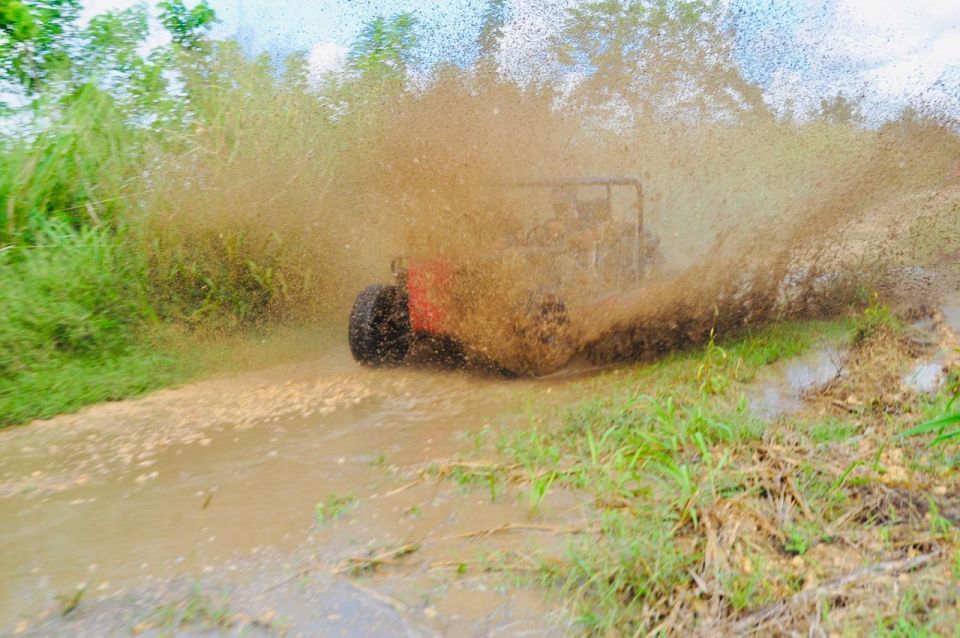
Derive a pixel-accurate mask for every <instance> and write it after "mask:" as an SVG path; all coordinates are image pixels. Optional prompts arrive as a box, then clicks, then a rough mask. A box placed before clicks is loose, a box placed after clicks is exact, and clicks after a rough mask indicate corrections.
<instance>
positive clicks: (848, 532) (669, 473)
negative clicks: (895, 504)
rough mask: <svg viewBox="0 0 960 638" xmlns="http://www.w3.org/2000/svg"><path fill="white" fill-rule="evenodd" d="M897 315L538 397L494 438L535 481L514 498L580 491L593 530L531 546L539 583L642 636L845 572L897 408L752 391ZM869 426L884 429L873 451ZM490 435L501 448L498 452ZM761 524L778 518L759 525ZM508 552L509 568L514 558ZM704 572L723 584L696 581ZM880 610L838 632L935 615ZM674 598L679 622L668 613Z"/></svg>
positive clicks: (536, 500) (758, 337)
mask: <svg viewBox="0 0 960 638" xmlns="http://www.w3.org/2000/svg"><path fill="white" fill-rule="evenodd" d="M895 327H896V324H895V320H894V319H893V318H892V316H891V315H890V313H889V311H888V310H887V309H886V308H884V307H882V306H881V305H879V304H877V303H872V304H870V306H869V307H868V308H867V309H866V311H865V312H863V313H861V314H860V315H858V316H857V317H854V318H852V319H838V320H833V321H815V322H799V323H787V324H781V325H774V326H771V327H769V328H767V329H764V330H759V331H756V332H754V333H751V334H746V335H740V336H739V337H736V338H732V339H722V340H721V339H714V340H711V341H710V343H708V344H707V345H705V346H703V347H701V348H695V349H691V350H690V351H687V352H681V353H675V354H673V355H671V356H669V357H667V358H665V359H664V360H661V361H659V362H655V363H653V364H647V365H638V366H633V367H627V368H621V369H619V370H616V371H611V372H607V373H604V374H602V375H599V376H598V377H595V378H593V379H588V380H584V381H582V382H581V383H580V385H581V386H582V389H583V390H585V391H584V393H583V394H586V395H587V396H589V397H590V398H588V399H586V400H582V401H579V402H577V403H575V404H573V405H566V406H564V405H550V404H549V402H543V401H541V402H540V406H539V407H534V405H535V402H533V401H531V408H530V409H529V410H528V412H527V419H528V425H527V427H525V428H520V429H519V430H516V429H515V428H514V429H512V430H509V431H505V432H503V433H501V434H500V435H499V438H498V439H497V440H496V442H495V445H496V450H497V451H498V452H499V454H500V456H501V457H502V458H503V466H504V467H511V468H512V467H514V466H515V465H516V466H519V467H520V468H522V469H520V470H519V472H520V473H522V474H523V475H525V477H524V478H520V477H519V476H518V475H517V473H516V472H515V471H514V470H511V472H512V474H511V476H510V477H509V478H510V481H509V482H512V483H514V484H516V483H519V484H520V485H521V486H522V487H521V488H519V491H518V493H517V494H516V498H518V499H519V501H520V502H521V503H525V504H527V505H528V506H529V510H530V513H531V516H534V517H536V516H541V515H542V514H543V513H544V512H543V511H542V508H543V507H544V506H545V505H544V504H545V503H548V502H549V500H548V496H549V493H550V492H551V490H556V489H564V490H572V491H574V492H577V493H579V494H580V495H581V497H582V500H583V501H584V502H586V503H588V504H589V505H587V506H586V507H585V508H584V510H583V511H582V516H583V517H584V518H585V520H584V521H583V522H582V523H580V524H581V525H583V526H584V527H585V528H588V529H591V530H595V533H593V532H590V533H585V534H583V535H580V536H578V537H577V538H576V539H574V540H572V541H571V542H570V543H569V544H568V545H567V546H566V548H565V550H564V552H563V555H562V556H557V554H556V552H555V551H553V550H551V551H543V552H534V553H533V555H532V556H527V557H526V558H527V560H526V561H524V562H522V563H521V564H525V565H529V564H530V563H531V561H532V563H533V564H534V565H535V566H536V567H535V570H534V571H533V574H532V576H528V577H529V578H531V579H532V580H533V582H535V583H538V584H540V585H542V586H544V587H547V588H549V589H552V590H555V591H557V592H559V593H560V594H562V596H563V597H564V599H565V600H566V602H567V605H568V610H569V612H570V614H571V615H572V616H573V618H574V619H575V620H576V622H577V623H578V624H579V626H580V627H581V629H582V630H584V631H585V632H586V633H588V634H595V635H637V634H639V635H644V634H646V633H647V632H650V631H651V630H654V629H656V628H657V627H658V626H659V624H660V623H661V622H667V621H668V619H669V622H670V623H673V624H672V625H669V628H668V629H663V627H661V630H662V631H667V632H668V633H669V632H673V633H681V634H682V633H684V632H689V631H691V630H692V628H693V626H694V625H691V624H690V623H691V622H694V623H695V622H705V620H704V619H703V618H701V620H699V621H693V620H692V619H694V618H697V617H700V616H699V615H700V614H703V613H705V611H704V610H705V609H707V608H708V607H710V606H712V605H716V607H711V608H713V609H715V610H716V612H711V613H717V614H718V616H714V619H717V618H720V619H723V618H730V617H734V618H735V617H737V616H738V615H742V614H747V613H750V612H751V611H754V610H756V609H758V608H760V607H762V606H763V605H766V604H768V603H770V602H773V601H776V600H779V599H782V598H785V597H789V596H791V595H793V594H795V593H796V592H798V591H800V590H801V589H804V588H806V587H807V586H809V585H808V584H807V580H806V579H807V577H808V573H809V572H810V571H811V570H812V571H813V572H815V573H816V574H817V575H818V578H821V579H824V580H825V579H828V578H831V577H836V576H838V575H842V572H841V573H839V574H838V573H836V572H831V571H830V570H831V569H835V568H834V567H833V566H832V562H831V561H830V560H829V559H824V558H823V554H822V553H823V552H825V551H826V552H830V551H838V549H842V551H844V552H847V551H848V550H847V549H845V548H847V547H849V544H850V543H854V542H858V543H859V542H861V541H860V540H859V539H861V538H863V536H861V534H862V535H864V536H867V537H870V538H877V529H871V528H870V527H869V526H870V525H872V524H873V523H871V522H870V521H871V520H873V518H872V517H871V516H866V517H865V519H864V520H865V522H863V523H855V524H851V523H850V522H849V514H850V513H851V509H852V508H855V507H856V506H857V503H858V502H861V501H860V497H859V496H858V495H859V493H860V492H859V491H858V490H862V489H865V488H870V486H873V485H878V484H883V482H884V481H885V480H886V478H885V476H886V475H887V473H888V468H886V467H884V464H883V463H881V457H882V455H883V454H884V451H885V450H887V449H889V448H891V447H894V446H895V445H896V444H895V441H896V438H895V437H896V433H897V432H898V431H900V428H897V427H892V428H891V427H890V417H889V416H888V415H884V414H878V415H876V417H875V419H876V420H875V421H871V422H870V423H871V425H872V428H868V427H867V425H865V424H864V422H863V421H864V420H866V419H868V418H870V415H869V414H866V413H864V414H857V415H851V414H848V413H845V412H840V411H835V412H833V413H824V412H820V411H818V410H811V411H808V412H805V413H803V414H799V415H797V416H796V417H795V418H791V419H788V420H785V421H779V422H776V423H767V422H763V421H761V420H759V419H758V418H757V417H755V416H754V415H753V414H751V412H750V411H749V410H748V409H747V404H746V401H745V400H744V398H743V396H744V391H745V389H746V388H747V385H748V384H750V383H752V382H753V381H754V380H755V379H756V378H757V375H758V372H760V371H761V370H762V369H763V367H765V366H768V365H771V364H773V363H776V362H777V361H780V360H784V359H789V358H792V357H795V356H798V355H802V354H803V353H804V352H805V351H806V350H808V349H809V348H811V347H812V346H814V345H815V344H817V343H823V342H828V343H834V344H835V343H838V342H840V343H842V342H847V343H850V344H852V346H851V347H854V348H856V347H861V346H862V347H871V344H870V339H869V337H870V336H872V335H874V334H881V333H884V332H885V331H887V329H890V328H895ZM922 403H923V400H922V399H921V400H918V408H921V407H922V406H921V404H922ZM937 406H940V407H942V402H939V401H938V402H937ZM933 409H935V408H934V407H933V406H929V407H928V408H927V410H928V411H930V410H933ZM918 412H919V410H918ZM917 416H919V414H917V415H916V416H914V413H912V412H907V413H905V414H904V415H903V416H902V417H901V418H903V419H905V420H910V419H912V418H916V417H917ZM881 428H882V429H881ZM868 429H872V431H873V434H872V437H873V438H872V441H871V444H869V445H865V439H864V432H865V430H868ZM478 447H480V448H481V449H480V450H477V451H476V453H477V454H478V455H482V456H483V457H484V458H489V454H490V451H489V449H486V450H484V449H483V448H484V447H485V446H484V444H483V443H478ZM487 447H489V446H487ZM771 449H773V450H781V451H782V452H771V451H770V450H771ZM779 454H783V458H784V459H789V460H781V459H779V458H778V455H779ZM771 455H772V456H771ZM494 467H496V466H491V468H494ZM936 470H937V468H934V471H936ZM452 478H455V479H456V478H457V477H455V476H454V477H452ZM788 478H789V482H787V481H788ZM931 479H933V480H937V481H942V480H943V479H942V478H939V477H936V476H931ZM507 482H508V481H504V483H505V484H506V483H507ZM747 511H750V512H754V514H753V515H752V516H746V514H745V512H747ZM937 512H938V510H936V508H935V506H934V507H933V509H932V511H931V515H930V517H929V518H930V520H929V521H927V522H926V523H925V524H921V525H920V526H919V527H917V528H916V529H915V530H914V531H913V533H915V534H916V535H917V536H918V537H921V538H936V539H938V542H944V543H946V542H950V538H952V537H951V536H950V531H949V529H948V524H947V523H946V522H945V521H944V520H943V517H942V516H940V515H939V514H938V513H937ZM757 519H762V520H765V521H767V524H766V525H767V526H766V527H763V526H761V527H757V523H756V520H757ZM733 521H737V522H736V524H735V525H734V524H733ZM840 521H845V522H843V523H842V524H841V523H839V522H840ZM901 524H903V523H902V522H901ZM723 526H726V528H725V529H726V531H725V532H724V531H723V530H722V529H721V528H722V527H723ZM771 529H772V530H776V531H775V532H771V531H769V530H771ZM878 529H883V528H878ZM731 530H739V531H733V532H732V531H731ZM731 533H732V534H733V535H734V537H735V538H738V539H740V540H738V541H737V542H736V543H735V545H734V547H731V548H730V549H729V550H727V551H729V552H730V554H729V555H727V557H726V558H720V557H718V553H717V552H718V550H717V548H716V544H717V543H718V542H720V541H719V540H718V539H722V538H723V536H722V534H727V535H729V534H731ZM888 537H889V531H888ZM868 546H869V547H872V546H870V544H867V545H866V546H865V547H868ZM897 551H899V550H897V549H896V548H895V546H894V545H892V544H891V543H890V540H889V538H888V541H886V542H883V543H880V544H879V548H878V549H870V550H867V549H863V550H862V552H863V553H862V554H861V556H860V560H861V561H863V563H869V562H877V561H881V560H888V559H889V557H890V556H889V553H890V552H894V557H896V556H898V555H899V554H896V552H897ZM884 552H887V554H884ZM863 563H861V564H863ZM504 564H505V565H507V567H505V569H509V565H510V561H505V563H504ZM843 569H847V568H843ZM691 574H697V578H698V579H699V581H695V580H694V579H693V577H692V576H691ZM704 582H705V583H706V586H707V587H708V589H709V591H710V592H711V593H710V594H709V596H707V595H705V594H703V593H702V592H700V583H704ZM698 592H700V593H698ZM697 601H700V602H697ZM701 603H702V604H703V605H705V606H704V607H698V606H697V605H700V604H701ZM870 604H871V605H873V606H872V607H870V606H865V607H864V609H858V608H855V607H852V608H851V609H849V610H844V612H843V614H841V613H840V612H838V611H836V610H834V611H833V612H831V616H830V618H831V620H830V622H835V623H836V624H834V625H831V626H833V627H835V628H837V629H840V628H842V627H845V626H847V625H848V624H850V623H852V625H851V626H854V627H856V628H857V629H858V631H860V633H861V635H862V634H863V633H867V632H869V631H870V630H871V628H872V629H873V630H874V631H875V632H877V633H880V634H882V635H890V634H889V633H885V632H893V635H896V632H898V631H901V630H903V631H908V632H909V631H913V629H915V628H923V627H925V626H927V621H926V620H925V619H924V617H923V616H922V615H919V613H918V612H917V613H915V612H914V611H911V610H905V611H903V613H902V614H900V615H901V616H902V617H900V618H896V617H890V616H887V617H885V618H883V620H882V621H880V622H879V624H877V622H876V619H875V617H874V615H873V614H874V611H875V610H876V609H877V605H876V604H875V601H873V602H871V603H870ZM676 605H679V606H680V609H681V612H680V616H679V617H677V616H674V617H671V610H672V609H674V607H675V606H676ZM827 608H828V606H825V607H824V609H825V610H826V609H827ZM825 613H826V612H825ZM684 623H687V624H684ZM938 626H939V625H938ZM915 635H924V634H923V633H919V634H915Z"/></svg>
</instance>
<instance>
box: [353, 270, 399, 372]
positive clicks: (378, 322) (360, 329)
mask: <svg viewBox="0 0 960 638" xmlns="http://www.w3.org/2000/svg"><path fill="white" fill-rule="evenodd" d="M349 333H350V335H349V336H350V352H351V353H353V358H354V359H356V360H357V361H359V362H360V363H362V364H364V365H368V366H381V365H389V364H396V363H399V362H401V361H403V358H404V357H405V356H406V355H407V350H408V349H409V348H410V337H411V328H410V311H409V305H408V303H407V294H406V292H405V291H404V290H403V289H402V288H401V287H400V286H384V285H381V284H373V285H371V286H367V287H366V288H365V289H364V290H363V292H361V293H360V294H359V295H357V300H356V301H355V302H354V303H353V310H352V311H351V312H350V327H349Z"/></svg>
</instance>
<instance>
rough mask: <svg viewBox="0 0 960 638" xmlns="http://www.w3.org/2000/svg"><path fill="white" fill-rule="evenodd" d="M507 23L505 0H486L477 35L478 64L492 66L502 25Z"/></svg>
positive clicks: (498, 44) (501, 32) (501, 34)
mask: <svg viewBox="0 0 960 638" xmlns="http://www.w3.org/2000/svg"><path fill="white" fill-rule="evenodd" d="M506 23H507V2H506V0H487V4H486V7H485V8H484V11H483V23H482V26H481V27H480V34H479V36H477V45H478V47H479V49H480V51H479V55H478V66H481V67H483V66H488V67H489V66H494V65H495V62H494V59H493V58H494V56H495V55H496V53H497V48H498V47H499V46H500V38H501V37H503V27H504V25H505V24H506Z"/></svg>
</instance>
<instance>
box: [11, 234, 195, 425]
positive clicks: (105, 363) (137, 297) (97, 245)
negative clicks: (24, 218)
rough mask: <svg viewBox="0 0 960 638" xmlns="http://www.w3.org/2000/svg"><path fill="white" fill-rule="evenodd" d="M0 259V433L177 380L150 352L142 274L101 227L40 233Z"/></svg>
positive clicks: (168, 363)
mask: <svg viewBox="0 0 960 638" xmlns="http://www.w3.org/2000/svg"><path fill="white" fill-rule="evenodd" d="M34 239H35V242H34V243H33V244H31V245H29V246H16V247H8V248H7V249H6V250H4V251H3V252H2V253H0V316H2V317H3V318H4V320H3V321H2V322H0V426H3V425H9V424H12V423H18V422H22V421H24V420H27V419H30V418H35V417H46V416H52V415H54V414H56V413H57V412H61V411H64V410H70V409H76V408H77V407H80V406H83V405H86V404H88V403H91V402H95V401H102V400H108V399H118V398H122V397H124V396H127V395H129V394H134V393H137V392H142V391H145V390H147V389H150V388H155V387H158V386H161V385H164V384H166V383H169V382H170V381H171V380H172V379H174V378H176V377H177V375H178V372H177V362H176V361H175V359H174V358H172V357H170V356H164V355H157V354H153V353H151V348H150V347H149V344H148V343H147V342H146V340H145V339H146V337H147V336H148V335H147V334H146V331H147V330H148V328H149V324H150V322H151V321H152V316H153V313H152V310H151V308H150V305H149V303H148V298H147V294H146V289H145V288H144V283H145V279H144V277H143V265H142V261H141V260H140V258H139V256H137V255H136V254H134V253H131V252H130V251H129V250H128V247H127V246H125V245H124V243H123V242H122V240H121V239H120V238H119V237H117V236H116V235H115V234H113V233H112V232H111V231H109V230H106V229H103V228H89V227H87V228H82V229H79V230H76V229H73V228H72V227H71V226H70V225H69V224H67V223H66V222H63V221H55V220H51V221H48V222H46V223H45V224H43V225H42V226H39V227H38V228H37V229H36V232H35V235H34Z"/></svg>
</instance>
